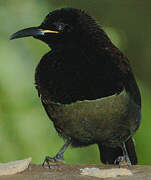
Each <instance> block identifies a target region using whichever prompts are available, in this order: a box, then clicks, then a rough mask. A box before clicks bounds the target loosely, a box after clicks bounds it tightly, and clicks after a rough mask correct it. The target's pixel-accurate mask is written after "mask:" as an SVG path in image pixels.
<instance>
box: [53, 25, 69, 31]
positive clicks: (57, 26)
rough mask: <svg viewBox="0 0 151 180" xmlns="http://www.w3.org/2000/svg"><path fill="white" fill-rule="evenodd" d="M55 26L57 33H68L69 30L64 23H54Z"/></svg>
mask: <svg viewBox="0 0 151 180" xmlns="http://www.w3.org/2000/svg"><path fill="white" fill-rule="evenodd" d="M55 26H56V28H57V30H59V31H66V32H70V31H71V28H70V26H69V25H68V24H64V23H55Z"/></svg>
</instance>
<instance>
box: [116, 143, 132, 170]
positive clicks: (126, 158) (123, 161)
mask: <svg viewBox="0 0 151 180" xmlns="http://www.w3.org/2000/svg"><path fill="white" fill-rule="evenodd" d="M121 148H122V151H123V156H119V157H118V158H117V159H116V160H115V162H114V164H119V167H120V166H121V165H128V166H130V165H131V161H130V159H129V156H128V153H127V149H126V146H125V143H123V144H122V146H121Z"/></svg>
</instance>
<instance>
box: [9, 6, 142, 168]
mask: <svg viewBox="0 0 151 180" xmlns="http://www.w3.org/2000/svg"><path fill="white" fill-rule="evenodd" d="M27 36H33V37H34V38H36V39H40V40H42V41H43V42H45V43H47V44H48V46H50V48H51V51H50V52H48V53H47V54H45V55H44V56H43V57H42V59H41V60H40V63H39V64H38V66H37V68H36V73H35V83H36V88H37V90H38V94H39V97H40V98H41V102H42V105H43V106H44V108H45V110H46V112H47V114H48V116H49V118H50V119H51V120H52V121H53V124H54V126H55V128H56V130H57V132H58V133H59V135H60V136H62V137H63V138H65V139H67V142H66V143H65V145H64V146H63V147H62V148H61V150H60V151H59V152H58V153H57V155H56V156H55V157H53V158H51V157H49V156H47V157H46V158H45V160H44V163H45V162H46V163H48V165H49V163H50V162H58V161H64V158H63V153H64V152H65V150H66V148H67V147H68V146H69V145H72V146H73V147H82V146H88V145H91V144H97V145H98V147H99V151H100V157H101V161H102V162H103V163H105V164H114V163H116V164H117V163H120V161H122V160H125V161H127V163H129V164H130V163H131V164H137V156H136V151H135V145H134V142H133V139H132V136H133V135H134V133H135V132H136V130H137V129H138V127H139V125H140V119H141V96H140V92H139V89H138V86H137V84H136V81H135V78H134V75H133V73H132V70H131V67H130V64H129V61H128V59H127V57H125V56H124V55H123V54H122V52H121V51H120V50H119V49H118V48H117V47H115V46H114V45H113V44H112V42H111V40H110V39H109V38H108V36H107V34H106V33H105V32H104V30H103V28H102V27H101V26H100V25H99V24H98V23H96V21H95V20H94V19H93V18H92V17H91V16H89V15H87V14H86V13H85V12H84V11H82V10H79V9H74V8H62V9H59V10H55V11H53V12H50V13H49V14H48V15H47V16H46V18H45V20H44V21H43V22H42V24H41V25H40V26H38V27H32V28H27V29H24V30H21V31H18V32H17V33H15V34H13V35H12V36H11V38H10V39H17V38H22V37H27ZM121 157H123V158H121ZM44 163H43V164H44Z"/></svg>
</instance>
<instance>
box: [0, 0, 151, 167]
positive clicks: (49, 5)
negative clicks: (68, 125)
mask: <svg viewBox="0 0 151 180" xmlns="http://www.w3.org/2000/svg"><path fill="white" fill-rule="evenodd" d="M67 6H70V7H76V8H81V9H84V10H86V12H88V13H89V14H90V15H92V16H93V17H94V18H96V19H97V21H98V22H99V23H101V24H102V25H103V27H104V29H105V31H106V32H107V33H108V35H109V36H110V38H111V39H112V41H113V42H114V43H115V44H116V46H118V47H119V48H120V49H121V50H122V51H123V52H124V54H126V55H127V56H128V58H129V60H130V62H131V65H132V68H133V71H134V74H135V76H136V78H137V82H138V84H139V87H140V90H141V94H142V124H141V127H140V129H139V130H138V132H137V133H136V135H135V140H136V149H137V154H138V158H139V164H145V165H147V164H151V1H148V0H143V1H138V0H127V1H122V0H116V1H113V0H93V1H92V0H66V1H65V0H45V1H40V0H26V1H20V0H13V1H11V0H7V1H0V23H1V26H0V162H7V161H12V160H16V159H23V158H27V157H29V156H31V157H32V158H33V163H41V162H42V161H43V159H44V157H45V155H50V156H54V155H55V153H56V152H57V151H58V150H59V148H60V147H61V146H62V145H63V143H64V141H63V140H62V139H61V138H60V137H59V136H58V135H57V133H56V131H55V129H54V127H53V125H52V123H51V121H50V120H49V119H48V117H47V115H46V113H45V112H44V110H43V108H42V105H41V103H40V99H39V98H38V96H37V92H36V90H35V87H34V70H35V67H36V65H37V63H38V61H39V60H40V58H41V57H42V56H43V55H44V54H45V53H46V52H47V51H49V48H48V47H47V45H45V44H44V43H42V42H40V41H37V40H33V39H32V38H25V39H20V40H15V41H9V36H10V35H11V34H12V33H14V32H16V31H18V30H20V29H22V28H26V27H30V26H36V25H39V24H40V23H41V22H42V20H43V19H44V17H45V16H46V15H47V13H48V12H49V11H52V10H54V9H57V8H61V7H67ZM65 159H66V162H67V163H77V164H78V163H83V164H86V163H88V164H90V163H91V164H94V163H96V164H100V160H99V152H98V149H97V146H96V145H93V146H89V147H87V148H76V149H72V148H68V150H67V152H66V153H65Z"/></svg>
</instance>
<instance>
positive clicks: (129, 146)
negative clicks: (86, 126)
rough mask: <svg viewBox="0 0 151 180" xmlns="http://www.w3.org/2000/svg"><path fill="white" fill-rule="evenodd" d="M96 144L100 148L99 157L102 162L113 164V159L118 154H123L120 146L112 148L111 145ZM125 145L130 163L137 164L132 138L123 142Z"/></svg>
mask: <svg viewBox="0 0 151 180" xmlns="http://www.w3.org/2000/svg"><path fill="white" fill-rule="evenodd" d="M98 146H99V150H100V158H101V161H102V162H103V163H104V164H114V163H115V160H116V159H117V158H118V157H119V156H123V151H122V148H120V147H115V148H112V147H106V146H102V145H100V144H99V145H98ZM125 147H126V150H127V153H128V156H129V159H130V161H131V164H132V165H135V164H137V155H136V151H135V144H134V140H133V139H132V138H129V139H128V140H127V141H126V142H125Z"/></svg>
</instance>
